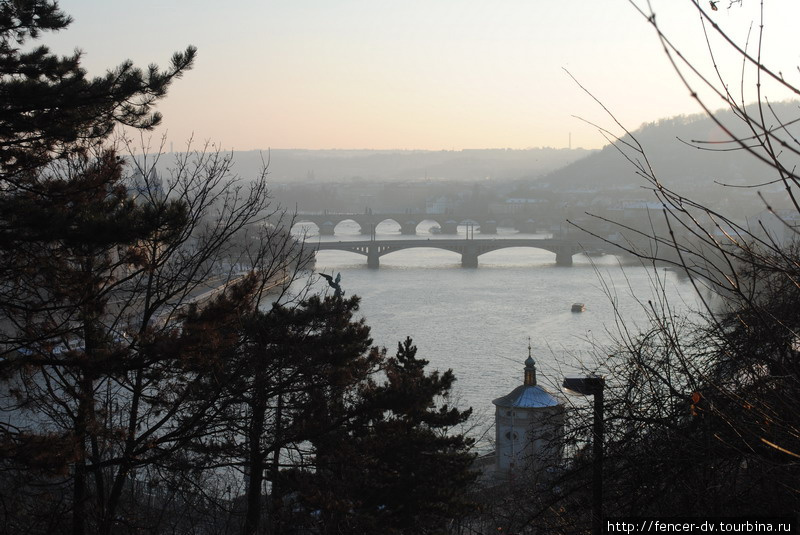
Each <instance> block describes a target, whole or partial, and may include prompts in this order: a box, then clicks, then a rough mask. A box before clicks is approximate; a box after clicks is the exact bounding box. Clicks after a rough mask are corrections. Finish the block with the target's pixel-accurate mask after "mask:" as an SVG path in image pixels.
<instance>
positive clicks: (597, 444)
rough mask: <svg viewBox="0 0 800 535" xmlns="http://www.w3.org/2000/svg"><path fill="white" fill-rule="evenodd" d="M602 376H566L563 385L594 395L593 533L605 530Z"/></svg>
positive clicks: (603, 380)
mask: <svg viewBox="0 0 800 535" xmlns="http://www.w3.org/2000/svg"><path fill="white" fill-rule="evenodd" d="M605 384H606V380H605V379H604V378H602V377H597V376H592V377H565V378H564V384H563V387H564V388H565V389H566V390H568V391H570V392H572V393H575V394H580V395H582V396H594V423H593V426H592V427H593V429H592V431H593V433H592V434H593V435H594V436H593V438H592V533H593V534H594V535H600V534H601V533H602V532H603V524H602V522H603V388H604V387H605Z"/></svg>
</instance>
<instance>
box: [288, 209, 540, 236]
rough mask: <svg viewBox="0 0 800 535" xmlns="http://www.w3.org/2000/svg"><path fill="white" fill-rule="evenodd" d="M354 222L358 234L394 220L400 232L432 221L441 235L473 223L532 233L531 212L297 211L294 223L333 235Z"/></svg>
mask: <svg viewBox="0 0 800 535" xmlns="http://www.w3.org/2000/svg"><path fill="white" fill-rule="evenodd" d="M348 220H350V221H355V222H356V223H357V224H358V225H359V226H360V227H361V234H371V233H372V231H373V230H374V229H375V227H377V226H378V225H379V224H380V223H382V222H384V221H395V222H397V224H399V225H400V233H401V234H404V235H411V236H413V235H415V234H416V233H417V225H419V224H420V223H422V222H423V221H435V222H436V223H437V224H438V225H439V227H440V228H441V229H442V234H457V233H458V230H457V229H458V225H461V224H464V223H472V224H474V225H476V226H480V232H481V233H482V234H497V227H498V226H502V224H510V225H513V226H514V228H516V229H517V230H521V231H524V232H533V231H534V229H533V219H531V216H530V214H525V215H511V214H509V215H502V216H500V215H498V216H493V215H491V214H489V215H485V216H475V217H472V216H464V215H463V214H462V215H454V214H424V213H416V212H407V213H385V214H375V213H372V212H371V211H370V212H367V213H364V214H335V213H321V214H296V215H295V219H294V224H295V225H296V224H298V223H314V224H315V225H317V227H318V228H319V234H320V236H333V235H334V229H335V228H336V225H338V224H339V223H341V222H342V221H348Z"/></svg>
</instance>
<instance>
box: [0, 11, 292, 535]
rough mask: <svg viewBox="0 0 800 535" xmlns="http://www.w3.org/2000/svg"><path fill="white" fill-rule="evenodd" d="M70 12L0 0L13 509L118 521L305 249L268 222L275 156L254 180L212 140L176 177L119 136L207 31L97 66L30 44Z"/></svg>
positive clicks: (60, 518)
mask: <svg viewBox="0 0 800 535" xmlns="http://www.w3.org/2000/svg"><path fill="white" fill-rule="evenodd" d="M69 21H70V19H69V17H67V16H66V15H64V14H63V13H62V12H61V11H60V10H59V9H58V6H57V4H56V3H55V2H49V1H45V0H28V1H26V0H19V1H3V2H0V73H1V74H2V76H0V94H2V95H3V98H2V99H0V185H1V186H2V187H0V358H1V359H2V360H0V380H2V389H3V390H2V392H3V395H2V397H0V411H2V412H3V418H2V423H0V452H2V463H3V465H2V468H3V470H2V472H0V474H2V481H0V493H2V496H1V498H2V500H4V501H5V503H6V507H4V508H3V514H4V518H3V520H0V522H3V521H4V523H5V525H6V526H7V527H8V529H9V530H11V531H19V532H23V531H24V532H42V533H56V532H66V531H67V529H66V526H70V527H71V532H72V533H74V534H81V533H85V532H87V531H92V532H98V533H112V532H118V531H119V530H120V529H121V526H120V525H119V522H120V519H123V518H124V519H125V522H126V523H128V524H130V525H131V526H132V527H131V529H134V528H135V526H136V525H138V524H140V523H141V522H142V521H143V520H145V516H146V514H147V511H146V510H143V509H142V507H141V506H140V505H139V504H137V502H136V496H135V495H133V494H132V493H131V488H132V487H131V485H132V482H134V483H135V482H137V481H142V480H147V481H148V482H149V483H153V484H155V483H157V482H158V479H159V478H160V477H161V476H160V475H159V474H160V473H161V472H162V471H163V470H169V469H171V467H175V466H177V465H176V463H175V459H176V458H179V457H180V455H178V453H179V452H180V451H181V449H182V447H183V446H185V445H186V444H188V443H189V442H190V441H192V440H196V439H197V437H199V436H203V435H204V434H207V433H208V432H209V428H208V426H209V425H212V423H213V422H214V421H215V418H216V411H217V410H218V408H217V405H215V404H216V402H217V400H218V398H219V397H220V396H221V393H222V391H223V387H224V385H221V384H219V385H217V387H216V390H208V385H209V384H210V383H211V381H210V380H209V377H210V376H214V375H215V374H216V375H222V374H221V372H220V368H221V367H222V365H223V362H224V359H225V358H226V357H228V356H230V354H231V352H232V351H233V350H234V349H235V347H236V346H237V344H238V341H239V338H238V332H239V331H238V325H239V323H238V322H239V318H240V317H241V316H242V315H244V314H245V313H249V312H251V311H252V310H253V309H254V308H255V306H257V303H258V302H259V301H260V298H261V296H262V295H263V293H264V292H265V290H266V289H267V288H268V287H269V286H272V285H275V284H276V280H280V279H283V278H284V277H285V276H287V275H289V273H288V271H287V266H288V265H289V264H290V263H291V262H292V258H293V257H294V258H295V259H296V256H297V255H298V254H299V253H298V251H297V249H295V248H294V247H293V243H294V242H293V241H292V240H291V239H290V238H289V237H288V236H286V235H285V234H283V233H281V232H280V231H278V230H277V229H275V228H274V227H271V226H267V225H265V224H264V223H265V221H266V219H267V217H269V216H270V215H272V211H271V210H270V208H269V198H268V196H267V190H266V182H265V180H264V179H265V177H264V175H263V174H262V176H260V177H255V179H254V180H252V181H251V182H249V183H244V182H243V181H241V180H240V179H238V178H236V177H234V176H232V175H231V173H230V165H231V159H230V156H227V155H225V154H222V153H220V152H219V151H210V152H205V151H203V152H196V153H187V154H185V155H182V156H180V157H178V159H177V160H176V162H175V164H174V166H173V168H172V170H171V171H170V172H169V174H168V176H165V177H164V178H163V179H160V178H159V177H157V176H156V174H155V173H154V171H153V169H152V168H147V167H141V168H138V169H136V167H137V166H138V165H141V161H137V160H135V159H131V158H129V159H123V158H120V157H119V156H118V155H117V153H116V151H115V150H114V148H113V147H111V146H109V145H108V144H107V139H108V136H109V134H110V133H111V131H112V130H113V129H114V128H115V127H116V126H117V125H127V126H132V127H136V128H143V129H146V128H150V127H152V126H154V125H155V124H157V123H158V122H159V120H160V117H159V115H158V114H157V113H154V112H153V110H152V106H153V104H154V103H155V102H156V101H157V100H158V99H159V98H161V97H163V96H164V95H165V94H166V90H167V88H168V86H169V84H170V83H171V81H172V80H174V79H175V78H177V77H179V76H181V74H182V73H183V72H185V71H186V70H187V69H189V68H190V67H191V65H192V61H193V58H194V56H195V50H194V48H193V47H189V48H187V49H186V51H185V52H183V53H179V54H176V55H175V56H174V57H173V59H172V65H171V67H170V68H169V69H167V70H166V71H163V72H162V71H159V70H158V68H157V67H155V66H150V67H148V69H146V70H144V71H142V70H140V69H137V68H135V67H134V66H133V65H132V64H130V62H125V63H123V64H122V65H120V66H119V67H118V68H116V69H114V70H113V71H110V72H109V73H108V74H106V75H105V76H102V77H98V78H87V76H86V74H85V72H84V71H83V69H82V68H81V66H80V54H77V53H76V54H75V55H73V56H71V57H68V58H60V57H57V56H55V55H53V54H51V53H50V52H49V51H48V50H47V49H46V48H45V47H38V48H34V49H32V50H30V51H23V50H22V49H21V47H23V45H26V44H27V43H28V41H30V40H32V39H36V38H37V37H38V36H39V35H40V32H42V31H55V30H60V29H64V28H66V27H67V26H68V24H69ZM130 166H133V167H134V169H136V170H137V171H138V172H137V173H136V174H137V175H138V177H139V180H140V183H139V184H134V183H133V181H132V179H131V177H130V176H128V174H129V173H130ZM134 185H135V186H136V187H135V188H134V187H133V186H134ZM212 214H213V215H212ZM237 266H244V267H245V268H247V269H248V271H249V274H248V275H242V274H240V273H239V272H238V268H237ZM215 288H222V289H224V291H223V292H219V291H217V290H215ZM215 295H216V297H215ZM200 391H202V392H203V393H204V394H205V397H200V396H198V395H197V393H198V392H200ZM143 515H144V516H143ZM67 516H68V517H71V524H69V523H65V522H64V520H65V519H66V518H65V517H67Z"/></svg>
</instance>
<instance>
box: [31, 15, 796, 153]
mask: <svg viewBox="0 0 800 535" xmlns="http://www.w3.org/2000/svg"><path fill="white" fill-rule="evenodd" d="M727 3H728V0H720V1H719V3H718V5H719V6H720V8H721V9H720V10H719V11H717V12H716V13H715V16H716V17H717V18H718V19H719V21H720V22H721V23H722V24H725V25H729V26H730V27H731V28H732V32H733V35H735V36H736V37H737V38H739V39H741V40H742V42H744V40H745V38H746V36H747V30H748V27H749V22H750V21H751V20H754V17H757V15H758V7H759V6H758V3H757V2H756V1H755V0H744V6H743V7H734V8H733V9H730V10H728V9H726V6H727ZM60 5H61V7H62V9H63V10H64V11H66V12H67V13H69V14H70V15H71V16H72V17H73V18H74V22H73V24H72V26H71V27H70V28H69V29H67V30H66V31H63V32H60V33H58V34H55V35H53V36H48V37H47V38H46V42H47V43H48V44H50V45H51V46H52V47H53V48H54V49H56V50H58V51H61V52H69V51H71V50H72V49H74V48H76V47H77V48H80V49H82V50H83V51H84V52H85V60H84V64H85V66H86V68H87V70H88V71H89V72H90V74H101V73H102V72H103V71H104V70H105V69H107V68H109V67H112V66H115V65H117V64H118V63H119V62H120V61H122V60H124V59H128V58H129V59H132V60H133V61H134V62H135V63H137V64H139V65H141V66H146V65H147V64H148V63H157V64H160V65H166V64H167V62H168V59H169V57H170V56H171V54H172V52H174V51H176V50H180V49H182V48H184V47H185V46H186V45H188V44H193V45H195V46H197V47H198V49H199V55H198V60H197V63H196V66H195V68H194V69H193V70H192V71H191V72H189V73H187V75H186V76H185V77H184V78H183V79H181V80H178V81H177V82H176V83H175V84H174V86H173V88H172V89H171V90H170V94H169V96H168V97H167V99H166V100H165V101H164V102H163V103H162V104H161V105H160V107H159V109H160V110H161V111H162V112H163V114H164V116H165V120H164V130H162V131H166V132H167V135H168V139H169V141H170V142H173V143H174V145H175V149H176V150H177V149H179V148H180V147H181V146H182V145H183V143H184V141H185V140H186V139H187V138H188V137H189V136H190V135H192V134H194V136H195V138H196V139H200V140H206V139H209V140H213V141H216V142H219V143H220V144H221V145H222V146H223V147H226V148H232V149H236V150H248V149H255V148H268V147H271V148H310V149H326V148H339V149H358V148H369V149H435V150H438V149H448V150H449V149H463V148H488V147H511V148H526V147H538V146H551V147H566V146H567V145H568V143H569V138H570V134H571V136H572V146H573V147H586V148H595V147H600V146H602V145H604V144H605V140H604V139H603V138H602V137H601V136H600V135H599V134H598V133H597V130H596V129H594V128H592V127H590V126H587V125H585V124H584V123H582V122H581V121H580V120H578V119H575V118H573V117H572V116H573V115H578V116H582V117H584V118H586V119H588V120H591V121H593V122H598V123H600V124H602V125H603V126H611V125H612V123H611V121H610V120H609V119H608V118H606V117H604V116H603V114H602V111H601V110H600V109H599V107H598V106H597V104H596V103H594V102H593V101H592V99H591V98H590V97H588V96H587V95H586V94H584V93H583V92H582V91H581V90H580V88H579V87H578V86H577V85H576V84H575V83H574V82H573V81H572V80H571V79H570V78H569V77H568V76H567V74H566V73H565V72H564V70H563V69H568V70H569V71H570V72H571V73H572V74H573V75H574V76H575V77H576V78H577V79H578V80H579V81H580V82H581V83H582V84H584V85H585V86H586V87H587V88H588V89H590V90H591V91H592V92H593V93H594V94H595V95H596V96H597V97H598V98H600V99H602V101H603V102H604V104H606V105H607V106H608V107H609V108H610V109H611V110H612V111H614V113H615V114H616V115H617V116H618V118H619V119H620V120H621V122H623V123H624V124H625V126H627V127H629V128H631V129H634V128H636V127H638V126H639V125H640V124H641V123H643V122H646V121H653V120H656V119H658V118H662V117H666V116H671V115H677V114H689V113H697V112H698V111H699V108H698V106H697V104H695V103H694V102H693V100H692V99H691V98H689V96H688V91H687V90H686V89H685V88H684V87H683V86H682V85H681V84H680V82H679V80H678V78H677V77H676V75H675V73H674V71H673V70H672V69H671V67H670V66H669V63H668V60H667V58H666V56H665V55H664V54H663V52H662V51H661V45H660V44H659V42H658V39H657V37H656V35H655V33H654V32H653V31H652V29H651V28H650V26H649V25H648V24H647V23H646V21H645V20H644V19H643V18H642V17H641V16H640V15H639V14H638V13H637V12H636V11H635V10H634V8H633V7H631V5H630V4H629V3H628V2H627V1H626V0H558V1H553V0H501V1H499V2H486V1H481V2H477V1H472V0H419V1H417V0H402V1H401V0H287V1H272V0H233V1H231V2H228V3H223V2H219V1H215V2H211V1H208V0H193V1H191V2H189V1H184V0H169V1H164V0H157V1H156V0H138V1H137V2H122V1H108V2H97V1H96V0H91V1H90V0H62V1H61V2H60ZM652 5H653V7H654V10H655V11H656V13H657V20H659V21H660V23H661V24H663V27H664V28H665V30H666V31H667V32H669V33H670V35H671V36H673V37H674V39H675V40H676V41H678V42H680V43H685V46H686V47H687V48H686V50H687V54H689V55H690V56H691V57H698V58H705V57H706V56H707V51H704V49H703V46H704V42H703V40H702V29H701V26H700V24H699V17H698V16H697V14H696V13H695V12H693V11H692V10H691V9H690V4H689V2H688V1H687V0H661V1H656V0H654V1H653V2H652ZM702 5H703V6H704V7H705V8H706V9H708V8H709V6H708V2H707V1H704V2H703V3H702ZM798 6H800V2H798V1H797V0H771V1H769V2H767V8H768V10H767V12H766V31H767V39H766V40H765V41H764V49H765V52H764V54H765V56H766V57H768V58H770V59H771V60H774V63H775V64H776V70H780V69H784V72H785V73H786V74H787V76H793V77H795V78H797V72H798V71H797V68H796V66H797V65H798V64H800V60H799V59H798V58H799V57H800V47H799V46H797V39H796V33H795V32H796V26H797V22H798V21H800V7H798ZM755 26H756V29H757V26H758V22H757V20H756V22H755ZM751 41H754V38H752V39H751ZM751 46H754V45H753V44H752V42H751ZM740 69H741V65H740V64H738V63H736V64H734V65H729V66H728V67H724V68H723V70H724V71H725V72H724V74H725V75H726V76H729V77H730V82H731V83H732V84H733V85H734V86H736V85H737V84H738V78H739V76H738V73H739V71H740ZM769 96H771V97H772V98H773V99H774V100H779V99H785V98H787V97H788V95H787V94H785V93H779V92H777V91H776V92H774V94H771V95H769ZM746 98H748V99H752V98H753V95H752V94H750V96H749V97H746ZM719 105H721V104H715V107H718V106H719ZM168 147H169V146H168Z"/></svg>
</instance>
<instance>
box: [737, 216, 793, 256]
mask: <svg viewBox="0 0 800 535" xmlns="http://www.w3.org/2000/svg"><path fill="white" fill-rule="evenodd" d="M747 227H748V230H749V231H750V232H751V233H752V234H753V235H754V236H756V237H759V238H762V239H764V240H765V241H767V242H769V243H772V242H774V244H775V245H777V246H779V247H785V246H787V245H790V244H791V243H792V242H793V241H797V239H798V237H799V236H800V212H798V211H797V210H763V211H761V212H759V213H757V214H756V215H754V216H752V217H749V218H748V219H747Z"/></svg>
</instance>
